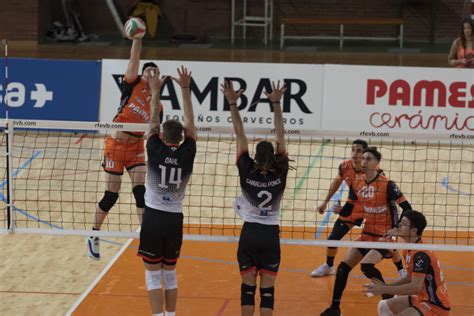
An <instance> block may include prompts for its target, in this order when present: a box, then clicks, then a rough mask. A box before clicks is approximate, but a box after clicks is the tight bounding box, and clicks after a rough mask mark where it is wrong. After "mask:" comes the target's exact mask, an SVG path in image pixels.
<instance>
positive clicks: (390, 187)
mask: <svg viewBox="0 0 474 316" xmlns="http://www.w3.org/2000/svg"><path fill="white" fill-rule="evenodd" d="M402 196H403V193H402V191H400V188H399V187H398V185H396V184H395V182H393V181H388V184H387V198H388V201H396V200H398V199H399V198H401V197H402Z"/></svg>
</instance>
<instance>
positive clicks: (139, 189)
mask: <svg viewBox="0 0 474 316" xmlns="http://www.w3.org/2000/svg"><path fill="white" fill-rule="evenodd" d="M132 192H133V196H134V197H135V204H136V205H137V207H138V208H144V207H145V186H144V185H143V184H140V185H136V186H134V187H133V189H132Z"/></svg>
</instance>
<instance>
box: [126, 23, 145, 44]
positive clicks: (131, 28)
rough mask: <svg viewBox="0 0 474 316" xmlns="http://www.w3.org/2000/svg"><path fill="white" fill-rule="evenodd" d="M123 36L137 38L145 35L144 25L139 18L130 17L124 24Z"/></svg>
mask: <svg viewBox="0 0 474 316" xmlns="http://www.w3.org/2000/svg"><path fill="white" fill-rule="evenodd" d="M124 31H125V36H127V37H128V38H129V39H132V40H133V39H139V38H142V37H143V36H145V33H146V26H145V22H143V20H142V19H140V18H130V19H128V21H127V22H125V25H124Z"/></svg>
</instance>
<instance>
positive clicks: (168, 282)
mask: <svg viewBox="0 0 474 316" xmlns="http://www.w3.org/2000/svg"><path fill="white" fill-rule="evenodd" d="M161 273H162V276H163V287H164V288H165V290H173V289H177V288H178V282H177V281H176V269H173V270H161Z"/></svg>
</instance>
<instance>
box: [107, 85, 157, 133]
mask: <svg viewBox="0 0 474 316" xmlns="http://www.w3.org/2000/svg"><path fill="white" fill-rule="evenodd" d="M150 100H151V92H150V91H149V89H148V88H147V87H146V82H145V80H143V79H142V78H141V77H140V76H138V77H137V78H136V79H135V80H134V81H129V79H128V78H125V77H124V80H123V87H122V96H121V97H120V108H119V110H118V113H117V114H116V115H115V117H114V119H113V121H114V122H121V123H148V122H149V121H150ZM133 134H134V135H136V136H142V135H143V134H144V133H143V132H134V133H133Z"/></svg>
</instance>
